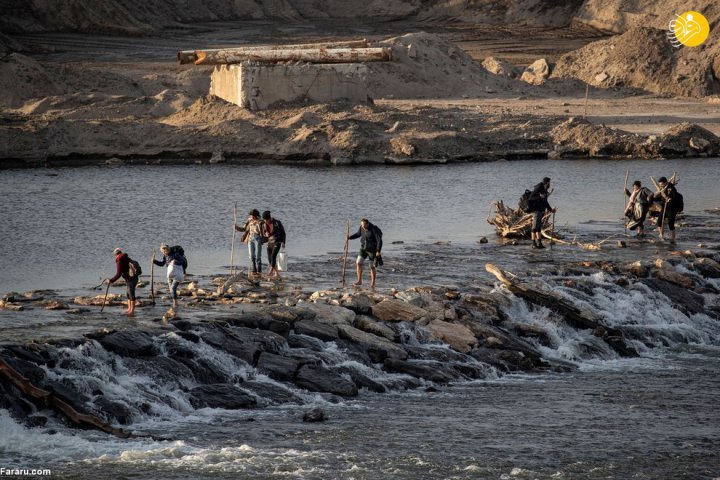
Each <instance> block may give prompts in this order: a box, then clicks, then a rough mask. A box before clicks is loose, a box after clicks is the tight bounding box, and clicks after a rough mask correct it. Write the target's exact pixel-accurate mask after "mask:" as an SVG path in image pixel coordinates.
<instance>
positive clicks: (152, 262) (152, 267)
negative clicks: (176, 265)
mask: <svg viewBox="0 0 720 480" xmlns="http://www.w3.org/2000/svg"><path fill="white" fill-rule="evenodd" d="M150 298H151V299H152V304H153V305H155V250H153V251H152V256H151V257H150Z"/></svg>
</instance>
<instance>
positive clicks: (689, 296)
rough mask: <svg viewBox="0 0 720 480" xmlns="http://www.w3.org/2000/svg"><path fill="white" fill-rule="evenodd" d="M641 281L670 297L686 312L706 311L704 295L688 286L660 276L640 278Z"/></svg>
mask: <svg viewBox="0 0 720 480" xmlns="http://www.w3.org/2000/svg"><path fill="white" fill-rule="evenodd" d="M640 282H641V283H643V284H645V285H647V286H648V287H650V289H652V290H655V291H658V292H660V293H662V294H663V295H665V296H666V297H668V298H669V299H670V300H672V301H673V303H674V304H675V305H677V306H679V307H680V309H681V310H683V311H684V312H685V313H690V314H694V313H702V312H704V311H705V300H704V299H703V297H702V296H701V295H698V294H697V293H694V292H691V291H689V290H688V289H686V288H683V287H680V286H678V285H676V284H673V283H670V282H666V281H665V280H661V279H659V278H644V279H642V280H640Z"/></svg>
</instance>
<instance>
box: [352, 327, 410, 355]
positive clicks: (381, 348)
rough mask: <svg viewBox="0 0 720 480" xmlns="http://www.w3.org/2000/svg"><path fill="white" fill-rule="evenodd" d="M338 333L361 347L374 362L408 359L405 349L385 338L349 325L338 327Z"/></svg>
mask: <svg viewBox="0 0 720 480" xmlns="http://www.w3.org/2000/svg"><path fill="white" fill-rule="evenodd" d="M338 332H339V333H340V337H341V338H344V339H346V340H348V341H350V342H353V343H357V344H358V345H360V346H361V347H362V348H363V349H364V350H365V351H367V354H368V356H369V357H370V358H371V359H372V361H373V362H382V361H384V360H385V359H386V358H398V359H405V358H407V352H406V351H405V349H403V348H402V347H401V346H399V345H397V344H395V343H392V342H391V341H389V340H388V339H386V338H384V337H378V336H377V335H373V334H372V333H368V332H364V331H362V330H359V329H357V328H355V327H351V326H349V325H338Z"/></svg>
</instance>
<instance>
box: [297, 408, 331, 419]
mask: <svg viewBox="0 0 720 480" xmlns="http://www.w3.org/2000/svg"><path fill="white" fill-rule="evenodd" d="M325 420H327V416H326V415H325V412H324V411H322V410H321V409H319V408H313V409H312V410H310V411H309V412H305V414H304V415H303V422H308V423H315V422H324V421H325Z"/></svg>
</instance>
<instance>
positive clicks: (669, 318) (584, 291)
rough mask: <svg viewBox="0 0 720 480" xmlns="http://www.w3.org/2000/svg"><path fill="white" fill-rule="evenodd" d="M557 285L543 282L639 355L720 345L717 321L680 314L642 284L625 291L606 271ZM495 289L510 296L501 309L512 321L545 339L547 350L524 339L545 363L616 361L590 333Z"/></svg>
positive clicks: (713, 300) (709, 298) (710, 297)
mask: <svg viewBox="0 0 720 480" xmlns="http://www.w3.org/2000/svg"><path fill="white" fill-rule="evenodd" d="M556 280H557V279H549V281H548V285H550V286H551V287H552V288H553V291H554V292H555V293H557V294H559V295H560V296H561V297H563V299H565V300H567V301H568V302H570V303H572V304H574V305H575V306H577V307H578V308H579V309H581V310H584V311H589V312H592V313H594V314H596V315H598V316H599V317H600V318H601V319H602V322H603V323H604V324H605V325H607V326H609V327H614V328H618V329H620V330H622V331H623V332H624V334H625V336H626V340H627V341H628V343H630V344H631V345H632V346H633V347H635V349H636V350H637V351H638V352H640V353H641V354H643V355H651V349H653V348H658V347H676V346H679V345H700V346H706V347H713V346H720V322H718V321H716V320H714V319H712V318H710V317H709V316H708V315H706V314H703V313H699V314H691V315H688V314H685V313H684V312H683V311H681V310H679V309H678V308H676V306H675V305H674V303H673V302H672V301H671V300H670V299H669V298H668V297H666V296H665V295H663V294H662V293H660V292H657V291H654V290H652V289H651V288H649V287H648V286H647V285H645V284H643V283H640V282H634V283H632V284H631V285H630V286H629V287H622V286H619V285H617V284H615V283H614V281H613V280H614V278H613V277H612V276H610V275H608V274H607V273H605V272H599V273H595V274H593V275H590V276H575V277H562V279H561V281H566V280H572V281H573V282H574V285H573V287H568V286H564V285H563V283H560V282H557V281H556ZM708 283H709V282H708ZM498 290H499V291H502V292H504V293H506V294H507V295H509V296H511V306H510V307H509V308H506V309H505V313H506V314H507V316H508V317H509V318H510V319H511V320H513V321H517V322H521V323H527V324H530V325H533V326H536V327H539V328H541V329H542V330H543V331H544V332H545V333H546V334H547V337H548V339H549V341H550V345H549V346H544V345H542V344H541V343H540V342H539V341H538V340H536V339H530V338H528V339H526V340H527V341H529V342H530V343H532V344H533V345H534V346H535V347H536V348H537V349H538V350H539V351H540V352H541V353H542V354H543V355H545V356H547V357H548V358H560V359H565V360H570V361H573V362H576V363H579V362H583V361H587V360H605V361H614V360H616V359H617V358H618V355H617V353H616V352H614V351H613V350H612V349H611V348H610V347H609V346H608V345H607V344H606V343H605V342H604V341H602V340H600V339H599V338H597V337H595V336H594V335H593V334H592V332H591V331H590V330H576V329H574V328H571V327H569V326H568V325H567V324H566V322H565V320H564V319H563V318H562V315H559V314H556V313H555V312H553V311H551V310H550V309H548V308H544V307H538V306H531V307H529V306H528V304H527V303H526V302H525V301H523V300H522V299H520V298H518V297H514V296H512V295H511V294H510V293H509V292H508V291H507V289H506V288H504V287H498ZM719 297H720V296H718V295H710V294H706V295H705V300H706V304H708V305H712V304H714V303H716V302H718V301H719Z"/></svg>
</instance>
